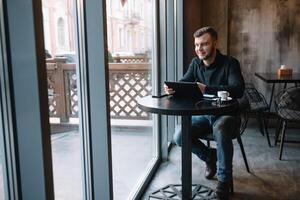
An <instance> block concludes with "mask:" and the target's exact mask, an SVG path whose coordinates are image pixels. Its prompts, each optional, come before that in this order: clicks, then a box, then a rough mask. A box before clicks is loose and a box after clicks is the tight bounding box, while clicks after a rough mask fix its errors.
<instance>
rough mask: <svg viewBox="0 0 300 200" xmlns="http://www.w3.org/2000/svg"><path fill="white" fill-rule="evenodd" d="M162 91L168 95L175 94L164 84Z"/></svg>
mask: <svg viewBox="0 0 300 200" xmlns="http://www.w3.org/2000/svg"><path fill="white" fill-rule="evenodd" d="M164 90H165V93H166V94H168V95H170V94H174V93H175V91H174V90H173V89H172V88H169V87H168V86H167V85H166V84H164Z"/></svg>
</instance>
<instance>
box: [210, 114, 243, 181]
mask: <svg viewBox="0 0 300 200" xmlns="http://www.w3.org/2000/svg"><path fill="white" fill-rule="evenodd" d="M239 127H240V118H239V117H236V116H220V117H218V118H217V119H216V121H215V123H214V124H213V134H214V140H215V141H216V143H217V157H218V180H219V181H221V182H226V181H230V180H231V178H232V158H233V145H232V139H233V138H235V137H236V134H238V133H239V131H238V130H239Z"/></svg>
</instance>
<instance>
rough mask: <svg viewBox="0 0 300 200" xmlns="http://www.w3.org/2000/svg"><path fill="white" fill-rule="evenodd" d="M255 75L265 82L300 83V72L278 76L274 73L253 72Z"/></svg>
mask: <svg viewBox="0 0 300 200" xmlns="http://www.w3.org/2000/svg"><path fill="white" fill-rule="evenodd" d="M255 76H257V77H258V78H260V79H261V80H263V81H265V82H267V83H300V73H293V74H292V75H291V76H278V75H277V74H276V73H255Z"/></svg>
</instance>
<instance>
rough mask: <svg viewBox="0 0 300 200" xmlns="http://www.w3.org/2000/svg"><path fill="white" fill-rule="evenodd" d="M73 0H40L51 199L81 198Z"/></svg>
mask: <svg viewBox="0 0 300 200" xmlns="http://www.w3.org/2000/svg"><path fill="white" fill-rule="evenodd" d="M76 3H77V1H75V0H42V11H43V26H44V42H45V58H46V68H47V82H48V104H49V122H50V128H51V146H52V162H53V179H54V193H55V199H72V200H76V199H78V200H81V199H83V198H84V197H83V194H84V192H83V177H82V174H83V171H82V170H83V163H82V149H83V146H82V131H81V129H80V128H79V127H80V126H81V117H80V108H79V105H80V93H79V90H78V88H79V87H80V86H79V81H78V78H79V69H80V68H81V66H80V65H79V62H78V49H77V47H78V41H77V38H78V37H77V35H78V33H77V31H78V28H77V22H76V19H77V13H76Z"/></svg>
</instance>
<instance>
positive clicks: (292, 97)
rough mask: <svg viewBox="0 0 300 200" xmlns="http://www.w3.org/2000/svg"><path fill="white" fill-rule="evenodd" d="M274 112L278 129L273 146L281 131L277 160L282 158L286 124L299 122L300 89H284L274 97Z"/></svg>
mask: <svg viewBox="0 0 300 200" xmlns="http://www.w3.org/2000/svg"><path fill="white" fill-rule="evenodd" d="M275 110H276V113H277V115H278V116H279V117H280V123H279V129H278V131H276V135H275V145H276V142H277V140H278V136H279V133H280V131H281V142H280V151H279V160H281V158H282V150H283V145H284V142H285V141H284V137H285V130H286V127H287V124H288V122H300V87H292V88H288V89H284V90H282V91H281V92H279V93H278V94H277V95H276V97H275Z"/></svg>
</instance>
